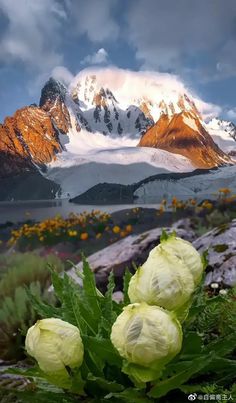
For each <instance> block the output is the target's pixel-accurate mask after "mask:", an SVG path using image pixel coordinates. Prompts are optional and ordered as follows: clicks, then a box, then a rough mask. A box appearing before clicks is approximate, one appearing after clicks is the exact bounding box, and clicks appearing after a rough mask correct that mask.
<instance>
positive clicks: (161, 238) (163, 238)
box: [160, 228, 169, 242]
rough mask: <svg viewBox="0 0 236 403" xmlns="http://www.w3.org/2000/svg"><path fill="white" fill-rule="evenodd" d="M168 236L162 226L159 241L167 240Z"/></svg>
mask: <svg viewBox="0 0 236 403" xmlns="http://www.w3.org/2000/svg"><path fill="white" fill-rule="evenodd" d="M168 238H169V235H168V234H167V232H166V230H165V229H164V228H162V233H161V237H160V242H163V241H167V239H168Z"/></svg>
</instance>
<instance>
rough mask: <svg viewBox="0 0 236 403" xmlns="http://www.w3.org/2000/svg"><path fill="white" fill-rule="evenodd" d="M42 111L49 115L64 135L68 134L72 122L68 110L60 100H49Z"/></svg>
mask: <svg viewBox="0 0 236 403" xmlns="http://www.w3.org/2000/svg"><path fill="white" fill-rule="evenodd" d="M42 109H43V110H44V111H45V112H47V113H48V114H49V116H50V117H51V118H52V120H53V122H54V123H55V125H56V126H57V128H58V129H59V130H60V132H61V133H62V134H66V133H68V131H69V129H70V127H71V122H70V115H69V112H68V109H67V107H66V106H65V104H64V103H62V102H60V101H59V100H56V101H55V102H51V101H50V100H47V101H46V102H45V104H44V105H43V106H42Z"/></svg>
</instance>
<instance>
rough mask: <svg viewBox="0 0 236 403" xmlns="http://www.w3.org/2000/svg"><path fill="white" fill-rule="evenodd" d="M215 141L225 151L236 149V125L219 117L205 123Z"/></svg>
mask: <svg viewBox="0 0 236 403" xmlns="http://www.w3.org/2000/svg"><path fill="white" fill-rule="evenodd" d="M205 127H206V129H207V131H208V132H209V133H210V135H211V136H212V138H213V140H214V141H215V143H216V144H217V145H218V146H219V147H220V148H221V149H222V150H223V151H225V152H228V153H229V152H231V151H235V150H236V126H235V125H234V123H232V122H227V121H225V120H221V119H219V118H213V119H212V120H210V121H209V122H208V123H206V124H205Z"/></svg>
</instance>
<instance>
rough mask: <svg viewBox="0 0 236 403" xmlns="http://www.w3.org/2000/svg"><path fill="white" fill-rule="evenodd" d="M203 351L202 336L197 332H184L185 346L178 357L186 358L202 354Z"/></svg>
mask: <svg viewBox="0 0 236 403" xmlns="http://www.w3.org/2000/svg"><path fill="white" fill-rule="evenodd" d="M201 352H202V338H201V336H199V335H198V334H197V333H196V332H188V333H186V334H184V338H183V347H182V350H181V352H180V356H178V359H182V360H184V359H186V357H187V356H188V355H189V354H190V355H194V354H197V355H199V354H201Z"/></svg>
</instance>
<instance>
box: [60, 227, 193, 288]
mask: <svg viewBox="0 0 236 403" xmlns="http://www.w3.org/2000/svg"><path fill="white" fill-rule="evenodd" d="M166 230H167V232H171V231H172V230H173V229H172V228H167V229H166ZM175 230H176V233H177V234H178V236H180V237H181V238H184V239H186V240H189V241H190V242H191V241H192V239H193V237H194V233H193V231H192V230H190V229H189V228H188V230H185V229H183V228H178V226H176V227H175ZM161 233H162V229H161V228H155V229H152V230H150V231H146V232H143V233H142V234H139V235H134V234H133V235H129V236H128V237H126V238H124V239H121V240H120V241H117V242H115V243H114V244H112V245H110V246H107V247H106V248H104V249H102V250H100V251H98V252H96V253H94V254H92V255H90V256H89V257H88V258H87V260H88V262H89V264H90V267H91V268H92V270H93V272H94V273H95V277H96V282H97V286H98V288H100V289H101V290H104V287H105V286H106V283H107V278H108V276H109V273H110V271H111V270H113V272H114V276H115V280H116V285H117V290H121V289H122V281H123V275H124V272H125V269H126V268H128V269H130V270H131V271H134V267H133V264H134V263H135V264H136V265H137V266H139V265H140V264H143V263H144V262H145V260H146V259H147V257H148V254H149V252H150V250H151V249H152V248H154V247H155V246H156V245H158V244H159V242H160V236H161ZM77 270H79V271H81V270H82V263H79V264H78V265H77V269H75V268H72V269H71V270H69V271H68V272H67V273H68V274H69V275H70V276H71V277H72V278H73V279H74V280H75V281H76V282H77V283H81V280H80V278H79V277H78V275H77V274H76V271H77Z"/></svg>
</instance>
